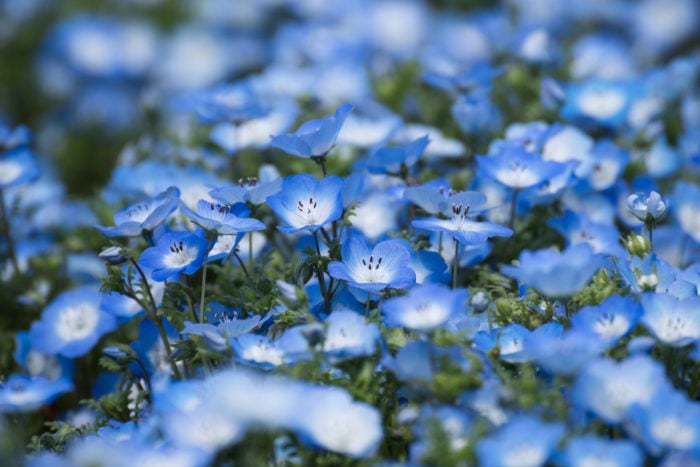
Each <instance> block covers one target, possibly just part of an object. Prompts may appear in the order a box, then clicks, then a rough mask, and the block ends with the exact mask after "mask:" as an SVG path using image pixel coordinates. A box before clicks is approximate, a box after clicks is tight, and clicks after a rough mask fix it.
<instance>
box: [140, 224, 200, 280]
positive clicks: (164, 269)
mask: <svg viewBox="0 0 700 467" xmlns="http://www.w3.org/2000/svg"><path fill="white" fill-rule="evenodd" d="M208 248H209V241H208V240H207V239H205V238H204V237H202V236H200V235H197V234H196V233H192V232H168V233H166V234H165V235H163V236H162V237H160V238H159V239H158V241H157V242H156V245H155V246H152V247H150V248H147V249H146V250H144V252H143V253H141V258H139V264H141V265H142V266H143V267H145V268H148V269H151V278H152V279H153V280H154V281H158V282H162V281H164V280H167V279H168V278H169V277H172V276H173V275H175V274H179V273H185V274H193V273H195V272H196V271H197V270H198V269H199V268H200V267H201V266H202V264H204V258H205V257H206V254H207V249H208Z"/></svg>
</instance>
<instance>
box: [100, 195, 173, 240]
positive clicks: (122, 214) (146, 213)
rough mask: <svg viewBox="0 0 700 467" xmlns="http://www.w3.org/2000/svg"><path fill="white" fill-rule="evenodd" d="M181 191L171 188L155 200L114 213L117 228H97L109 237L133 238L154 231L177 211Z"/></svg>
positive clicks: (136, 204)
mask: <svg viewBox="0 0 700 467" xmlns="http://www.w3.org/2000/svg"><path fill="white" fill-rule="evenodd" d="M179 197H180V190H178V189H177V188H175V187H170V188H168V189H167V190H166V191H164V192H162V193H160V194H159V195H157V196H155V197H154V198H152V199H150V200H147V201H142V202H139V203H135V204H132V205H129V206H126V207H125V208H122V209H120V210H119V211H117V212H116V213H114V223H115V224H116V226H115V227H102V226H99V225H98V226H96V227H97V228H98V229H99V230H100V231H101V232H102V233H103V234H104V235H106V236H108V237H119V236H126V237H133V236H137V235H141V233H142V232H143V231H144V230H147V231H152V230H153V229H155V228H156V227H158V226H159V225H160V224H162V223H163V222H164V221H165V219H166V218H167V217H168V216H169V215H170V214H171V213H172V212H173V211H175V209H177V206H178V201H179Z"/></svg>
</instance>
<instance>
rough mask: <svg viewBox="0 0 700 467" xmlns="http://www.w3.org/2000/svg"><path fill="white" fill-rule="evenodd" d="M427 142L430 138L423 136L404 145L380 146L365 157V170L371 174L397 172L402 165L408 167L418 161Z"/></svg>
mask: <svg viewBox="0 0 700 467" xmlns="http://www.w3.org/2000/svg"><path fill="white" fill-rule="evenodd" d="M428 143H430V138H428V136H423V137H421V138H418V139H416V140H413V141H411V142H410V143H408V144H407V145H405V146H384V147H381V148H379V149H377V150H375V151H372V152H371V153H370V154H369V156H368V157H367V162H366V166H367V170H369V172H370V173H373V174H382V173H392V174H399V173H400V172H401V170H402V167H406V168H410V167H413V166H414V165H415V163H416V162H418V159H419V158H420V156H421V155H422V154H423V151H424V150H425V148H426V146H427V145H428Z"/></svg>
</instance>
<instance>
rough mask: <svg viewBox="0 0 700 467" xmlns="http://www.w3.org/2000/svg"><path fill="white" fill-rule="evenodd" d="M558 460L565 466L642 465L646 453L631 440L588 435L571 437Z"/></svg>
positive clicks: (618, 466) (612, 466)
mask: <svg viewBox="0 0 700 467" xmlns="http://www.w3.org/2000/svg"><path fill="white" fill-rule="evenodd" d="M557 460H559V461H560V462H561V465H562V466H563V467H582V466H586V465H590V466H594V465H600V466H602V465H605V466H609V467H641V466H642V465H643V461H644V454H643V453H642V450H641V449H640V448H639V446H637V444H635V443H634V442H633V441H630V440H626V439H615V440H611V439H607V438H598V437H595V436H591V435H586V436H578V437H574V438H571V439H570V440H569V442H568V443H567V444H566V447H565V448H564V452H563V453H562V455H561V456H560V457H559V458H558V459H557Z"/></svg>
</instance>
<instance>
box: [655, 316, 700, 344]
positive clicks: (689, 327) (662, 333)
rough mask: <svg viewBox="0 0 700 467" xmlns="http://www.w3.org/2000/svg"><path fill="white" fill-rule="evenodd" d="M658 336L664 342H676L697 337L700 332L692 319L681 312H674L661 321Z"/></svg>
mask: <svg viewBox="0 0 700 467" xmlns="http://www.w3.org/2000/svg"><path fill="white" fill-rule="evenodd" d="M657 333H658V336H659V339H661V340H662V341H664V342H675V341H678V340H681V339H684V338H695V337H697V336H698V334H700V332H698V328H697V327H696V326H695V325H694V323H693V322H692V321H689V320H688V319H686V317H685V316H683V315H680V314H672V315H670V316H668V317H667V318H666V320H665V321H662V322H661V323H660V326H659V327H658V331H657Z"/></svg>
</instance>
